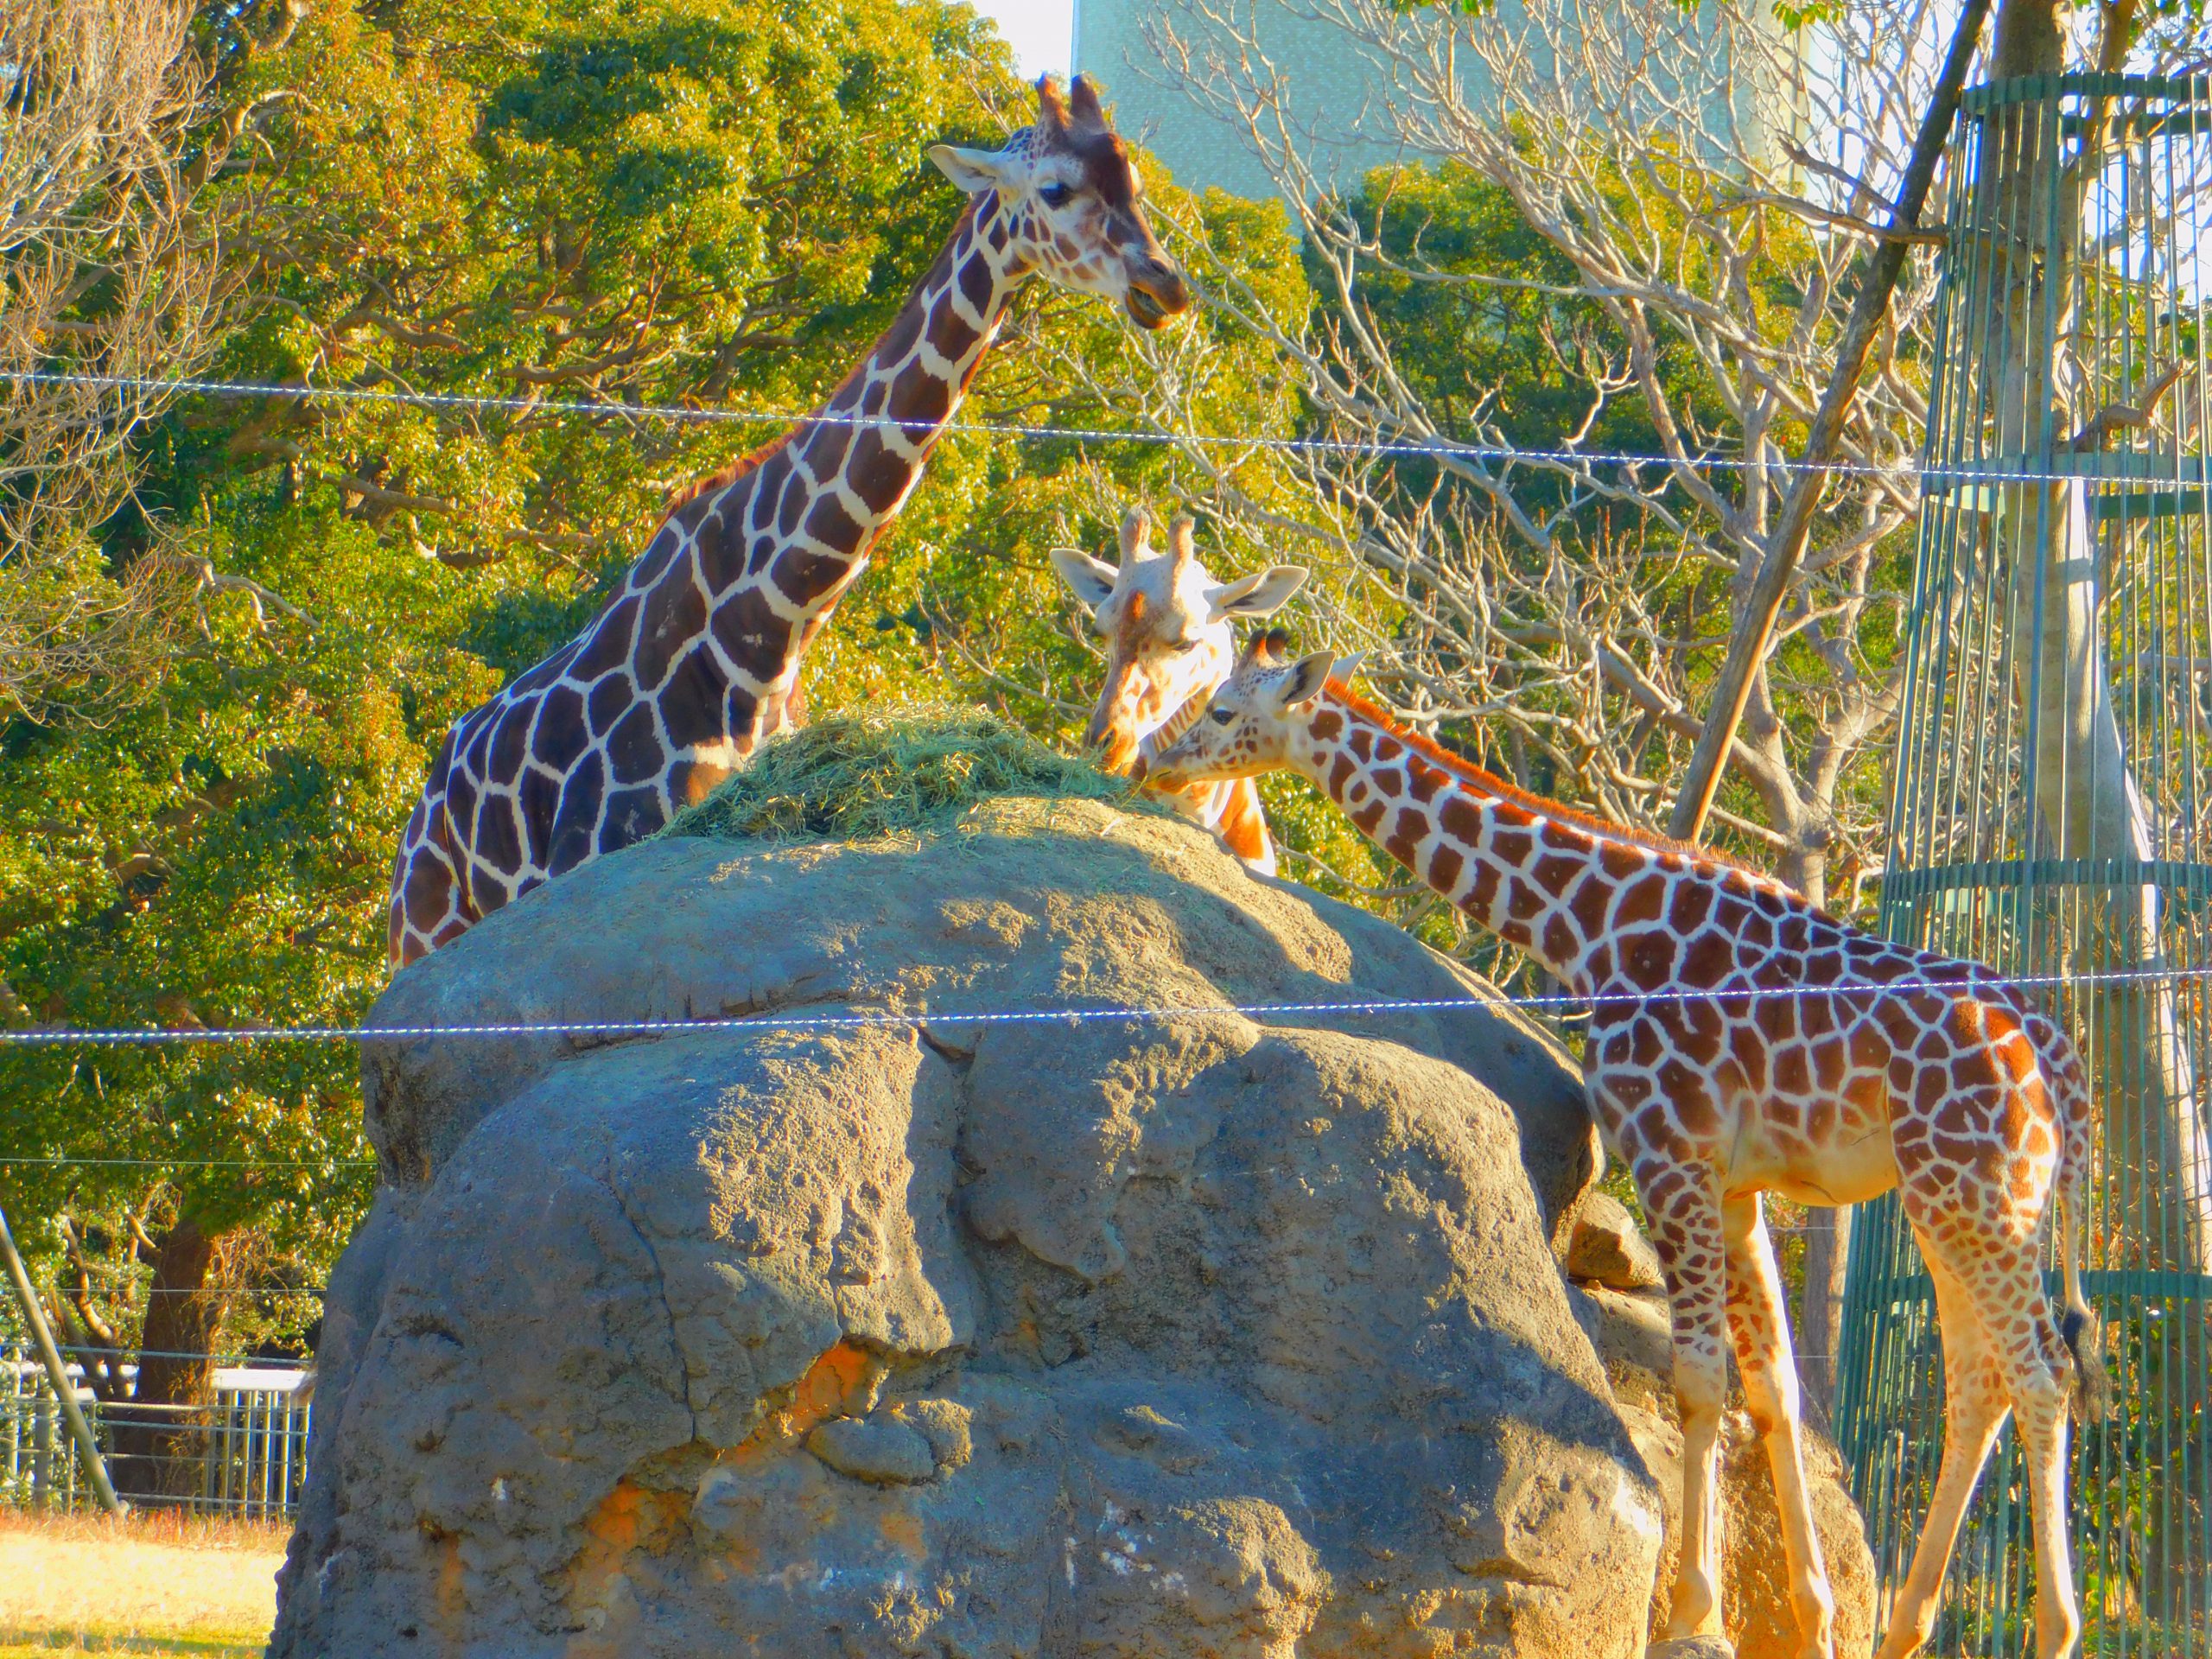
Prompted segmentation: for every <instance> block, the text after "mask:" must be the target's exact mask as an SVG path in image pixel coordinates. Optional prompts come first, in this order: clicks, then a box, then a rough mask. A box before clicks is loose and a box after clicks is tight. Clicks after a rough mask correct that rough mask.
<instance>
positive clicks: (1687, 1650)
mask: <svg viewBox="0 0 2212 1659" xmlns="http://www.w3.org/2000/svg"><path fill="white" fill-rule="evenodd" d="M1643 1659H1736V1644H1735V1643H1732V1642H1731V1641H1730V1640H1729V1639H1728V1638H1727V1637H1725V1636H1670V1637H1662V1638H1661V1639H1660V1640H1658V1641H1656V1642H1654V1643H1652V1644H1651V1645H1650V1646H1649V1647H1648V1648H1646V1649H1644V1650H1643Z"/></svg>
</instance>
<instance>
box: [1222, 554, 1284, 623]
mask: <svg viewBox="0 0 2212 1659" xmlns="http://www.w3.org/2000/svg"><path fill="white" fill-rule="evenodd" d="M1305 585H1306V571H1305V569H1304V567H1303V566H1300V565H1295V564H1278V565H1275V566H1274V567H1273V568H1271V569H1266V570H1255V571H1254V572H1253V573H1252V574H1251V575H1249V576H1242V577H1239V578H1238V579H1237V580H1236V581H1235V582H1230V584H1229V585H1228V586H1227V587H1224V588H1209V589H1208V590H1207V592H1206V608H1207V609H1208V610H1209V611H1211V612H1212V613H1213V620H1215V621H1217V622H1221V621H1226V620H1228V619H1229V618H1230V617H1232V616H1250V617H1262V616H1273V615H1274V613H1276V612H1277V611H1279V610H1281V608H1282V607H1284V605H1286V604H1287V603H1288V602H1289V600H1290V596H1291V595H1292V594H1294V593H1296V592H1297V591H1298V590H1299V589H1300V588H1303V587H1304V586H1305Z"/></svg>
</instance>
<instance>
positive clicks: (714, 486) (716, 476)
mask: <svg viewBox="0 0 2212 1659" xmlns="http://www.w3.org/2000/svg"><path fill="white" fill-rule="evenodd" d="M975 217H976V204H975V203H974V202H973V201H970V202H969V204H968V205H967V206H966V207H963V208H962V209H961V212H960V217H959V219H958V220H957V221H956V222H955V223H954V225H953V227H952V233H951V234H950V235H949V236H947V237H946V238H945V239H944V246H945V251H944V252H942V253H940V254H939V255H938V258H937V262H936V264H932V265H931V267H930V268H929V269H928V270H926V271H925V272H923V273H922V275H921V276H920V277H918V278H917V279H916V281H915V283H914V284H913V286H912V287H911V288H909V289H907V290H906V298H905V299H904V300H902V301H900V302H899V310H898V312H895V313H893V317H892V321H890V322H889V323H888V324H887V325H886V326H885V327H884V330H883V332H882V333H881V334H878V335H877V336H876V337H875V339H874V342H873V343H872V344H871V345H870V346H868V350H867V351H866V352H865V353H862V354H861V359H860V362H859V365H857V366H856V367H855V368H854V369H853V370H852V372H851V373H849V374H848V375H847V376H846V377H845V378H844V379H843V380H841V381H839V382H838V383H837V391H843V390H844V389H845V387H846V386H847V385H849V383H850V382H851V380H852V378H853V376H854V375H856V374H859V373H861V372H863V371H864V370H866V368H867V367H868V364H869V363H871V362H872V361H874V358H875V354H876V352H877V351H878V350H879V349H880V347H881V346H882V345H883V342H884V341H885V340H887V339H888V338H890V335H891V331H892V330H893V329H894V328H896V327H898V326H899V321H898V319H899V315H902V314H903V313H904V312H905V311H906V307H907V306H908V305H910V304H912V302H913V299H914V296H916V295H918V294H919V293H920V292H921V291H922V289H924V288H925V287H927V286H928V285H929V284H930V283H932V282H935V281H936V280H937V279H938V277H941V276H943V275H944V271H943V269H942V268H943V266H944V263H945V261H946V259H947V258H948V257H950V250H951V248H952V246H953V245H954V244H955V243H956V242H957V241H958V240H959V239H960V234H961V232H963V230H965V229H966V228H967V227H968V225H969V222H970V221H971V220H973V219H975ZM837 391H833V392H831V393H830V394H829V397H827V398H825V399H823V403H822V404H821V406H820V407H819V408H817V409H816V410H814V411H813V412H812V413H811V414H809V415H807V416H804V417H803V418H801V419H799V420H798V421H795V422H793V423H791V425H790V426H787V427H785V429H783V430H782V431H781V432H779V433H778V434H776V435H775V436H774V437H772V438H770V439H769V440H768V441H767V442H766V443H764V444H762V445H761V446H760V448H757V449H754V450H753V451H752V452H751V453H749V454H743V455H741V456H739V457H738V458H737V459H736V460H735V461H730V462H728V463H727V464H726V465H724V466H721V467H716V468H715V470H714V471H713V472H711V473H708V474H704V475H703V476H702V477H699V478H695V479H693V480H691V481H690V483H689V484H680V485H678V486H677V487H676V488H675V489H673V490H671V491H670V492H669V493H668V499H666V501H665V502H664V503H663V504H662V506H661V517H662V518H664V519H666V518H673V517H675V515H676V514H677V513H679V512H682V511H683V509H684V508H686V507H688V506H690V505H691V504H692V503H693V502H694V501H696V500H697V499H699V498H700V497H701V496H702V495H712V494H714V493H715V491H717V490H721V489H727V488H728V486H730V485H732V484H734V483H736V482H737V481H738V480H740V479H741V478H743V477H745V475H746V474H748V473H750V472H751V471H753V468H754V467H758V466H759V465H760V463H761V462H762V461H766V460H767V459H768V457H769V456H771V455H772V454H775V453H776V451H777V450H779V449H780V448H783V447H784V446H785V444H787V443H789V442H791V439H792V438H793V436H795V435H797V434H798V433H799V432H800V431H802V430H804V429H805V428H807V427H808V426H810V425H812V424H813V423H815V422H817V421H819V420H820V419H822V418H823V413H824V411H825V410H828V409H829V405H830V404H833V403H835V402H836V397H837ZM848 418H849V417H848Z"/></svg>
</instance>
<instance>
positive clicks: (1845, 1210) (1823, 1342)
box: [1797, 1205, 1851, 1420]
mask: <svg viewBox="0 0 2212 1659" xmlns="http://www.w3.org/2000/svg"><path fill="white" fill-rule="evenodd" d="M1850 1238H1851V1211H1850V1208H1849V1206H1847V1205H1844V1206H1839V1207H1837V1208H1834V1209H1827V1208H1823V1207H1819V1206H1815V1205H1807V1206H1806V1209H1805V1300H1804V1305H1803V1306H1802V1309H1801V1310H1800V1312H1799V1317H1798V1321H1797V1380H1798V1382H1799V1383H1800V1384H1801V1385H1802V1387H1803V1389H1804V1390H1805V1396H1806V1398H1808V1399H1809V1400H1812V1401H1814V1402H1816V1403H1817V1404H1818V1405H1819V1406H1820V1408H1821V1416H1822V1417H1823V1418H1827V1419H1831V1420H1832V1419H1833V1418H1834V1414H1835V1379H1836V1356H1837V1355H1838V1354H1839V1353H1840V1352H1841V1351H1842V1350H1843V1268H1844V1262H1845V1259H1846V1257H1847V1255H1848V1253H1849V1250H1848V1246H1849V1242H1850Z"/></svg>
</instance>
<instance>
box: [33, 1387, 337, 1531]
mask: <svg viewBox="0 0 2212 1659" xmlns="http://www.w3.org/2000/svg"><path fill="white" fill-rule="evenodd" d="M134 1370H135V1368H133V1367H125V1368H124V1376H126V1377H128V1376H130V1375H132V1374H133V1371H134ZM70 1374H71V1376H72V1377H73V1379H74V1380H76V1381H77V1383H78V1392H77V1398H78V1401H79V1403H80V1404H81V1405H82V1406H83V1407H84V1408H85V1411H86V1414H87V1415H88V1416H90V1417H91V1418H92V1426H93V1429H94V1432H95V1433H97V1434H98V1436H99V1441H100V1449H101V1452H102V1454H103V1455H104V1456H105V1458H106V1459H107V1460H108V1465H109V1468H110V1469H111V1471H113V1472H114V1473H115V1475H116V1477H117V1480H118V1484H129V1485H130V1486H132V1487H135V1488H138V1489H140V1490H139V1495H137V1496H134V1497H132V1498H131V1500H130V1501H131V1502H132V1503H135V1504H137V1505H138V1506H140V1507H142V1508H143V1507H149V1506H150V1507H160V1508H168V1509H181V1510H188V1511H190V1512H193V1513H196V1514H206V1515H227V1516H238V1517H241V1518H244V1519H247V1520H257V1521H288V1520H289V1519H290V1518H291V1517H292V1515H293V1513H294V1511H295V1510H296V1509H297V1507H298V1505H299V1501H300V1494H301V1491H302V1488H303V1487H304V1486H305V1485H306V1484H307V1470H308V1435H309V1433H310V1432H311V1430H312V1428H313V1426H314V1417H315V1401H314V1391H313V1389H310V1388H308V1387H307V1386H306V1384H307V1380H308V1373H307V1372H306V1371H304V1370H294V1369H290V1368H283V1369H278V1368H267V1369H264V1368H261V1367H246V1366H239V1367H225V1368H222V1369H219V1370H217V1371H216V1373H215V1386H214V1389H213V1393H212V1397H211V1398H210V1399H209V1401H208V1402H207V1403H206V1404H204V1405H197V1406H171V1407H162V1406H154V1405H147V1404H136V1403H133V1404H130V1405H128V1406H124V1407H118V1408H116V1409H117V1410H118V1411H120V1412H124V1413H126V1414H128V1415H130V1417H131V1418H132V1419H133V1420H135V1421H138V1422H140V1423H144V1422H146V1421H148V1420H149V1419H154V1420H156V1421H158V1419H159V1418H160V1417H162V1416H164V1415H166V1416H168V1417H170V1418H173V1419H174V1420H175V1427H174V1429H172V1430H169V1431H168V1433H169V1434H171V1435H173V1436H174V1437H175V1440H176V1441H178V1442H181V1444H179V1445H177V1446H175V1450H174V1451H173V1452H170V1453H165V1454H157V1453H153V1452H132V1451H122V1450H118V1446H117V1444H116V1441H117V1438H118V1437H117V1435H116V1433H115V1425H114V1424H113V1423H112V1422H111V1421H107V1420H106V1419H105V1415H104V1413H103V1408H102V1407H101V1405H100V1403H99V1402H98V1401H97V1400H96V1399H95V1398H94V1397H93V1395H92V1390H91V1389H88V1388H86V1387H85V1386H84V1384H83V1376H84V1373H83V1371H82V1370H81V1369H79V1367H76V1366H72V1367H71V1368H70ZM59 1425H60V1411H59V1410H58V1409H57V1406H56V1402H55V1400H54V1390H53V1389H52V1387H51V1385H50V1384H49V1383H48V1381H47V1378H46V1374H45V1371H44V1369H43V1368H42V1367H41V1366H40V1364H39V1363H38V1362H37V1361H36V1360H35V1359H34V1358H32V1357H30V1355H29V1351H27V1350H25V1349H22V1348H20V1347H18V1346H16V1344H0V1505H5V1506H7V1507H10V1508H13V1509H21V1510H75V1509H79V1508H91V1507H92V1506H93V1505H92V1489H91V1486H90V1484H89V1483H88V1482H87V1481H86V1479H85V1478H84V1471H83V1470H82V1469H81V1468H80V1466H79V1458H78V1455H77V1452H76V1448H75V1447H74V1446H73V1445H72V1444H71V1443H70V1440H69V1437H68V1436H67V1434H65V1433H61V1432H60V1427H59ZM156 1456H159V1458H160V1460H161V1461H162V1463H164V1464H166V1465H168V1468H167V1469H166V1470H165V1471H163V1472H162V1479H161V1480H160V1481H158V1482H149V1481H148V1480H146V1479H143V1478H138V1479H131V1478H130V1475H131V1474H143V1471H132V1470H130V1465H131V1464H132V1463H133V1462H136V1461H139V1460H142V1459H151V1458H154V1457H156ZM151 1484H159V1485H161V1486H162V1487H163V1488H164V1489H165V1490H164V1491H161V1492H157V1493H154V1494H151V1495H148V1494H146V1493H145V1491H144V1490H143V1489H144V1488H146V1487H147V1486H149V1485H151Z"/></svg>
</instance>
